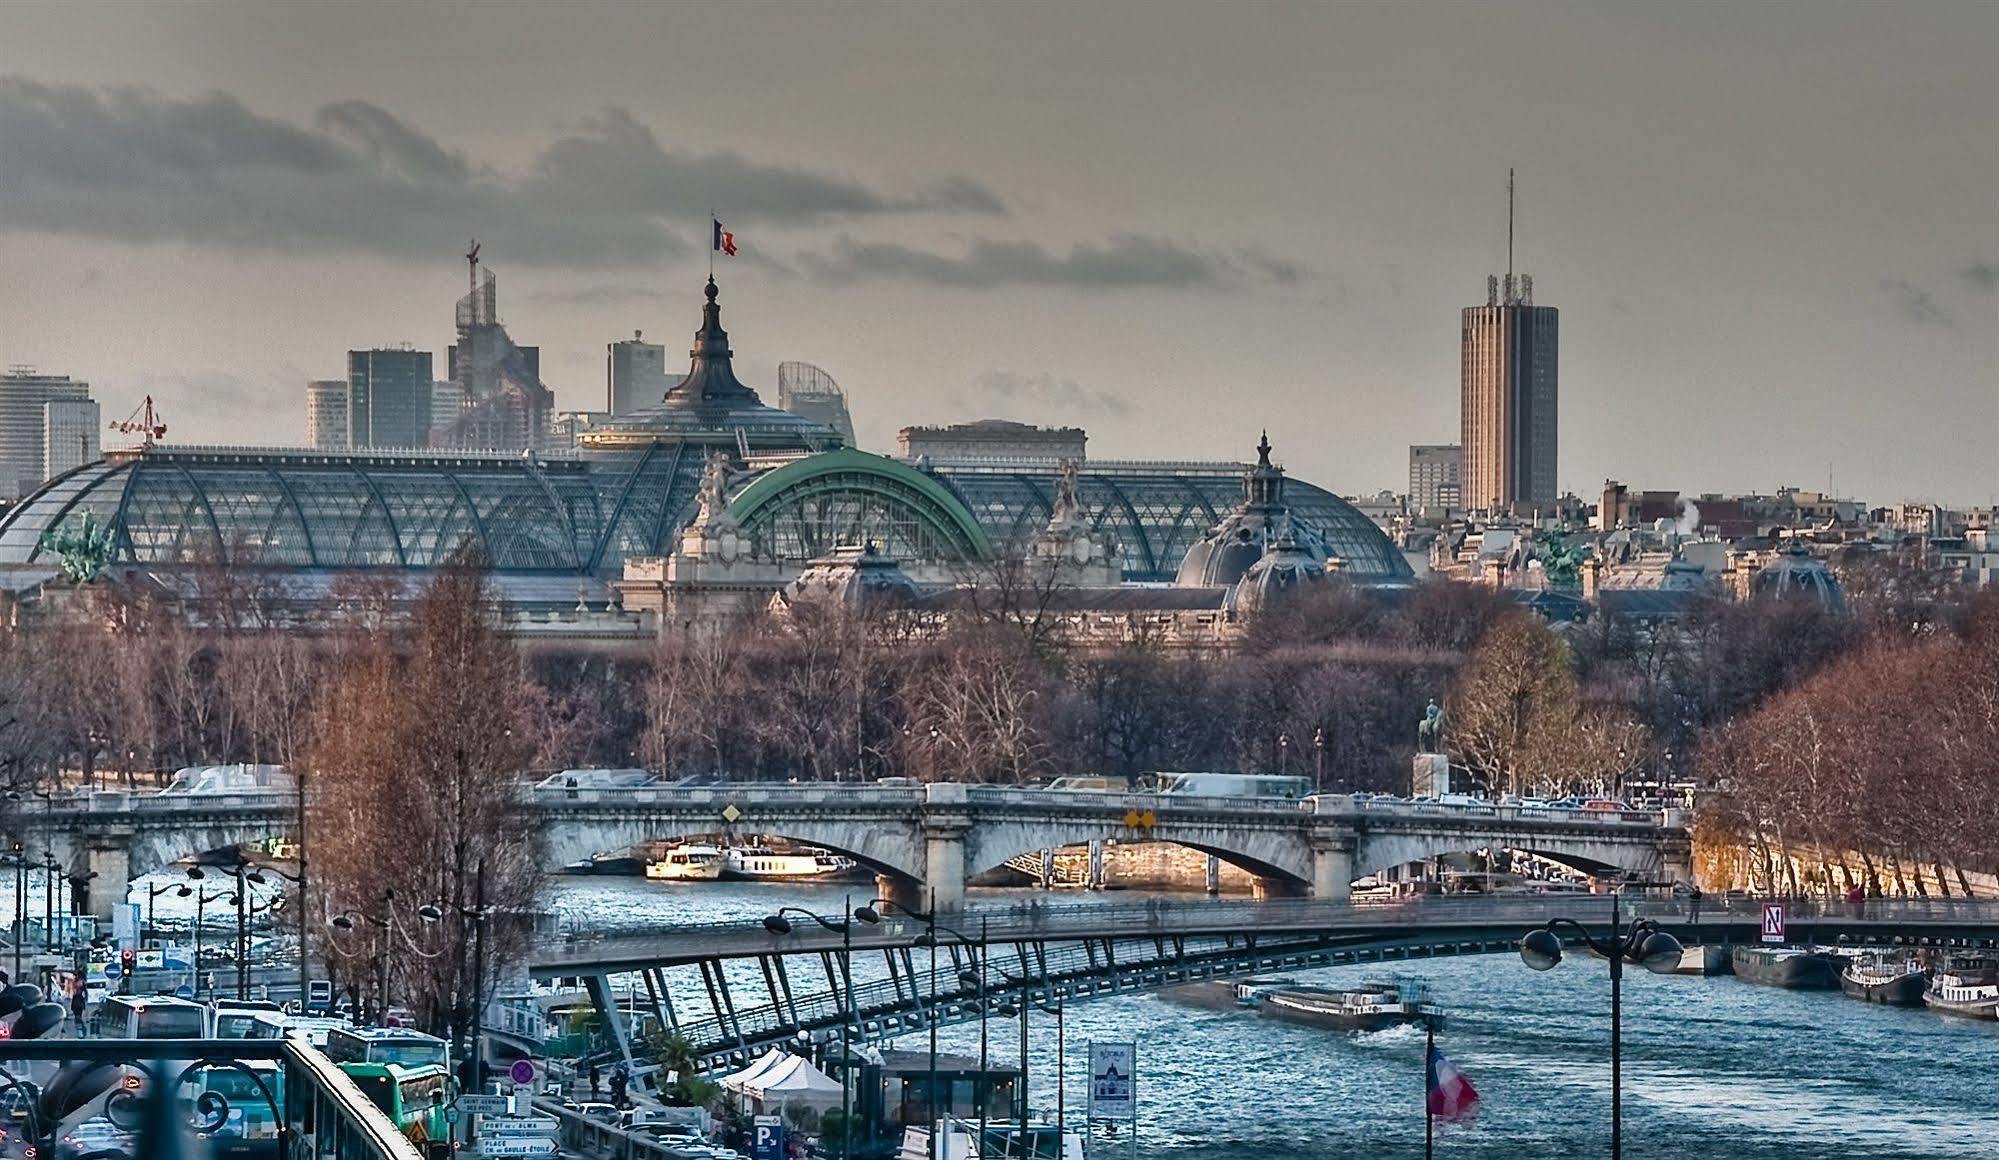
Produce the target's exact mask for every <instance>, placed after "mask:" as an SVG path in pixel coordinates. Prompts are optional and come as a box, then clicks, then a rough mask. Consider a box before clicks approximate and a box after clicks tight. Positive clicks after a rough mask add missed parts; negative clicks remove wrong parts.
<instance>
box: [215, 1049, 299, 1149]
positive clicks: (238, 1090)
mask: <svg viewBox="0 0 1999 1160" xmlns="http://www.w3.org/2000/svg"><path fill="white" fill-rule="evenodd" d="M243 1066H244V1067H247V1068H249V1069H250V1071H252V1072H255V1073H256V1076H255V1078H252V1077H251V1076H250V1075H249V1074H248V1073H246V1072H245V1071H244V1070H243V1069H242V1068H236V1067H205V1068H203V1069H201V1071H200V1072H199V1073H198V1080H197V1083H198V1086H199V1088H200V1090H201V1091H202V1092H204V1093H205V1092H214V1093H215V1094H217V1095H219V1096H221V1097H222V1098H223V1099H225V1100H227V1101H228V1111H227V1113H226V1114H225V1115H224V1118H223V1120H222V1122H221V1123H219V1124H213V1125H207V1126H204V1127H203V1128H202V1131H201V1135H202V1137H203V1138H204V1139H205V1140H207V1141H208V1146H209V1149H210V1151H211V1152H212V1153H213V1155H214V1156H215V1158H216V1160H278V1155H279V1153H278V1112H276V1111H274V1110H273V1109H272V1104H273V1103H275V1104H276V1105H277V1107H278V1108H280V1109H281V1108H283V1107H284V1106H285V1073H284V1069H282V1068H280V1067H279V1066H278V1065H277V1064H276V1063H275V1062H270V1061H265V1060H258V1061H256V1062H253V1063H246V1064H244V1065H243ZM258 1080H262V1081H263V1084H262V1086H259V1084H258V1082H257V1081H258ZM267 1090H268V1092H269V1096H268V1098H267V1097H266V1094H265V1093H266V1091H267Z"/></svg>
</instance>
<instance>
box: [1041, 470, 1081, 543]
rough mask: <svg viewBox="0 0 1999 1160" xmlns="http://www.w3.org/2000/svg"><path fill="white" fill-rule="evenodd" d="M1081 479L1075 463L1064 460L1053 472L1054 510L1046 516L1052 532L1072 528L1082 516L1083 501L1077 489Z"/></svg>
mask: <svg viewBox="0 0 1999 1160" xmlns="http://www.w3.org/2000/svg"><path fill="white" fill-rule="evenodd" d="M1081 482H1082V477H1081V475H1080V474H1079V473H1078V472H1077V470H1076V461H1075V460H1073V459H1064V460H1063V461H1062V466H1061V467H1060V468H1059V469H1057V471H1056V472H1055V510H1054V511H1053V512H1051V513H1050V514H1049V516H1048V527H1049V529H1050V530H1053V531H1063V530H1066V529H1067V528H1069V527H1070V526H1072V525H1073V524H1075V523H1076V522H1077V520H1078V519H1079V518H1080V517H1081V516H1082V514H1083V501H1082V498H1081V496H1079V495H1078V494H1077V493H1078V489H1079V488H1080V487H1081Z"/></svg>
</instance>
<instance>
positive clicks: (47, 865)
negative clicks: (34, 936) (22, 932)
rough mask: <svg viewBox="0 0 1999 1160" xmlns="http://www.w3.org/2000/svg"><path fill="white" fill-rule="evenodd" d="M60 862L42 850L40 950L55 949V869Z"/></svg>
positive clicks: (51, 951) (47, 951)
mask: <svg viewBox="0 0 1999 1160" xmlns="http://www.w3.org/2000/svg"><path fill="white" fill-rule="evenodd" d="M60 865H61V863H59V862H57V861H56V856H55V854H54V853H52V852H50V851H48V850H43V851H42V950H43V951H44V952H45V953H47V954H54V953H55V950H56V869H57V868H58V867H59V866H60Z"/></svg>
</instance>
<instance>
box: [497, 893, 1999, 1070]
mask: <svg viewBox="0 0 1999 1160" xmlns="http://www.w3.org/2000/svg"><path fill="white" fill-rule="evenodd" d="M1785 905H1786V907H1787V918H1788V930H1787V933H1788V935H1789V938H1790V941H1792V942H1795V943H1818V944H1833V943H1849V944H1855V945H1858V944H1871V945H1880V944H1885V943H1900V944H1909V945H1927V946H1993V945H1995V944H1999V903H1995V902H1972V901H1928V902H1925V901H1905V900H1895V901H1888V900H1871V901H1869V902H1867V903H1866V904H1865V905H1864V906H1862V907H1859V908H1855V907H1852V906H1850V905H1849V904H1846V903H1826V902H1821V901H1813V900H1789V901H1787V902H1786V903H1785ZM1610 907H1611V899H1610V898H1609V897H1607V896H1602V895H1549V896H1539V897H1509V898H1482V897H1476V896H1474V897H1470V898H1462V897H1461V898H1435V897H1431V898H1416V899H1410V900H1407V901H1402V902H1395V903H1383V904H1375V905H1368V904H1357V905H1349V904H1344V903H1326V902H1316V901H1291V902H1275V903H1218V902H1208V901H1201V902H1191V903H1163V904H1157V903H1156V904H1148V905H1145V906H1126V905H1090V904H1077V905H1069V906H1048V907H1041V906H1033V905H1030V906H1028V907H1009V908H1005V909H974V910H964V911H956V912H950V913H946V914H943V915H940V916H939V918H938V923H939V928H938V933H937V937H936V940H935V943H934V945H931V944H928V943H926V942H925V941H924V935H925V933H926V931H927V929H928V928H927V927H926V924H925V923H923V922H921V921H918V920H916V919H913V918H908V917H901V916H884V919H883V921H882V922H881V923H880V924H879V925H875V926H867V925H863V924H859V923H856V924H855V926H854V928H853V956H852V958H848V957H846V956H843V954H842V940H841V937H840V935H839V934H837V933H833V932H830V931H826V930H823V929H821V928H819V927H817V926H816V925H812V924H809V923H801V924H798V925H797V926H796V927H795V928H794V929H793V931H792V933H790V934H786V935H774V934H771V933H770V932H769V931H766V930H764V929H763V928H762V926H761V925H759V924H756V923H730V924H717V925H709V926H699V927H681V928H661V929H658V930H654V931H649V932H643V933H626V934H620V935H614V936H609V937H605V938H601V939H594V940H590V939H581V940H579V939H568V940H563V941H561V942H559V943H550V944H545V945H544V946H543V947H541V948H540V949H539V950H538V953H537V954H536V955H535V956H534V957H533V960H532V968H531V969H532V970H533V972H534V973H535V974H536V975H538V976H541V977H553V976H579V975H580V976H582V977H583V978H584V979H585V981H586V983H588V984H589V986H590V989H591V992H592V994H593V995H594V996H596V997H597V1001H598V1006H599V1008H600V1010H602V1011H604V1012H605V1013H606V1014H607V1016H609V1017H610V1022H611V1024H612V1025H613V1027H614V1028H615V1029H616V1031H617V1035H618V1038H619V1040H620V1042H621V1044H623V1045H624V1046H625V1047H626V1049H627V1050H629V1041H628V1039H627V1038H626V1033H625V1030H624V1020H623V1019H622V1018H619V1017H617V1016H616V1015H614V1014H612V1012H613V1009H614V1007H615V1004H613V1003H611V1002H609V998H610V996H611V995H612V994H614V992H613V990H612V986H611V979H612V976H614V975H626V976H630V975H636V976H637V978H638V980H639V988H640V1005H641V1006H642V1007H644V1006H647V1005H649V1006H650V1009H651V1010H652V1012H654V1013H655V1014H656V1015H657V1016H658V1018H659V1019H660V1021H661V1022H662V1024H664V1025H665V1026H667V1027H668V1028H670V1029H672V1030H673V1031H675V1032H677V1033H678V1034H680V1035H683V1036H685V1037H686V1038H687V1039H688V1040H689V1041H690V1043H691V1044H692V1046H693V1048H694V1050H695V1052H696V1054H697V1055H698V1056H699V1057H700V1058H701V1060H702V1061H703V1064H704V1066H705V1067H706V1068H708V1069H709V1070H711V1071H712V1070H718V1069H723V1068H732V1067H739V1066H742V1065H744V1064H746V1063H748V1062H749V1061H750V1060H751V1059H753V1058H755V1057H756V1056H758V1055H760V1054H761V1053H763V1052H764V1051H766V1050H768V1049H769V1048H771V1047H774V1046H778V1045H780V1044H794V1045H795V1044H797V1043H799V1042H801V1040H809V1041H811V1042H813V1043H818V1044H823V1043H829V1042H836V1041H838V1040H839V1039H840V1038H841V1027H842V1025H843V1024H845V1023H847V1019H846V1013H847V1012H848V1010H849V1009H850V1007H849V1005H850V1004H851V1011H852V1013H853V1019H852V1023H851V1035H852V1037H853V1039H854V1041H855V1042H857V1043H870V1042H878V1041H881V1040H885V1039H890V1038H894V1037H897V1036H903V1035H910V1034H916V1033H920V1032H924V1031H927V1030H928V1029H929V1028H930V1026H931V1025H932V1024H933V1023H934V1024H935V1025H937V1026H940V1027H942V1026H950V1025H954V1024H962V1023H968V1022H976V1021H977V1020H978V1019H979V1017H980V1014H981V1008H982V1007H983V1009H984V1013H985V1014H986V1016H987V1017H989V1018H990V1017H992V1016H993V1015H994V1013H995V1012H997V1011H998V1009H999V1008H1000V1007H1001V1006H1002V1005H1005V1004H1011V1003H1015V1002H1019V1001H1021V1000H1023V999H1024V1000H1025V1001H1027V1002H1030V1003H1037V1004H1043V1005H1047V1006H1054V1005H1056V1004H1058V1003H1081V1002H1089V1001H1091V1000H1094V999H1101V998H1106V997H1110V996H1117V995H1132V994H1141V993H1146V992H1151V991H1157V990H1159V989H1161V988H1164V987H1172V986H1177V985H1180V984H1183V983H1191V982H1198V981H1201V980H1204V979H1219V978H1230V977H1236V976H1241V975H1250V974H1259V973H1265V972H1272V971H1296V970H1305V969H1310V968H1316V967H1332V966H1342V965H1347V964H1354V963H1371V962H1389V961H1395V960H1401V959H1410V958H1427V957H1433V956H1441V955H1462V954H1489V953H1495V952H1510V951H1512V950H1513V949H1514V948H1515V947H1516V946H1517V945H1518V943H1519V940H1520V937H1521V935H1523V934H1524V933H1526V931H1527V930H1529V929H1530V928H1532V927H1536V926H1539V925H1541V924H1543V923H1545V922H1547V921H1548V920H1549V919H1551V918H1555V917H1568V918H1574V919H1577V920H1578V921H1581V922H1584V923H1585V924H1587V925H1589V926H1591V927H1592V928H1596V927H1607V926H1608V923H1609V921H1610ZM1623 915H1624V919H1625V921H1627V922H1629V921H1631V920H1633V919H1637V918H1650V919H1652V920H1653V921H1655V922H1656V923H1658V924H1659V925H1660V926H1661V927H1663V928H1664V929H1666V930H1667V931H1669V932H1671V933H1672V934H1673V935H1674V936H1675V937H1677V938H1679V939H1680V940H1681V941H1682V942H1684V943H1689V944H1692V943H1696V942H1706V943H1715V942H1722V943H1755V942H1757V941H1758V939H1759V937H1760V935H1761V929H1762V928H1761V920H1762V901H1761V900H1758V899H1750V898H1730V899H1725V900H1724V899H1711V900H1707V901H1704V902H1703V904H1702V906H1701V911H1700V915H1699V921H1698V922H1695V921H1694V920H1693V918H1692V916H1691V914H1690V903H1689V902H1688V901H1687V900H1686V899H1685V898H1683V897H1682V898H1673V897H1670V896H1668V897H1661V898H1640V899H1632V898H1627V899H1625V900H1624V902H1623ZM835 921H837V920H835ZM871 955H880V956H881V958H882V962H883V965H884V967H885V971H884V975H885V977H884V978H882V979H880V980H877V981H875V982H864V983H859V984H857V983H856V982H855V981H854V976H853V971H852V966H853V961H854V959H859V958H861V957H862V956H871ZM933 958H934V963H933ZM801 959H804V960H806V961H808V962H809V961H810V960H812V959H816V960H818V962H817V969H814V970H811V971H810V974H811V975H814V976H816V975H820V974H822V973H823V975H824V979H825V982H824V986H823V989H813V988H816V987H818V986H819V984H817V983H816V982H805V981H804V980H802V979H801V978H800V977H799V974H798V969H797V968H798V966H799V963H800V960H801ZM742 960H751V961H754V962H755V963H756V964H757V968H758V974H759V975H760V976H761V980H762V983H763V986H762V988H760V991H761V993H760V994H758V993H755V992H753V993H752V994H750V995H739V994H738V993H737V991H738V990H740V986H738V987H737V988H731V986H730V984H729V980H728V977H727V973H726V972H725V971H724V970H723V964H724V963H727V962H731V961H742ZM689 965H692V966H694V967H696V968H697V969H698V970H699V971H700V973H701V982H702V989H703V992H704V993H705V995H706V998H707V1000H708V1013H707V1014H706V1015H705V1016H701V1017H697V1018H687V1017H685V1015H684V1013H681V1012H678V1011H677V1010H676V1009H675V1005H674V1004H673V1003H672V1002H671V1001H670V1000H669V999H668V998H667V993H668V992H667V986H666V981H665V977H664V971H665V969H666V968H667V967H669V966H681V967H685V966H689Z"/></svg>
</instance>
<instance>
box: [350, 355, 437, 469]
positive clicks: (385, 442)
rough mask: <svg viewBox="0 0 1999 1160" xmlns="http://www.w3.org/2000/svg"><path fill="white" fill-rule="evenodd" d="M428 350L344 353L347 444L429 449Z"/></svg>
mask: <svg viewBox="0 0 1999 1160" xmlns="http://www.w3.org/2000/svg"><path fill="white" fill-rule="evenodd" d="M430 363H431V356H430V352H429V351H427V350H399V349H388V350H350V351H348V352H347V446H349V447H427V446H429V445H430Z"/></svg>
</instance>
